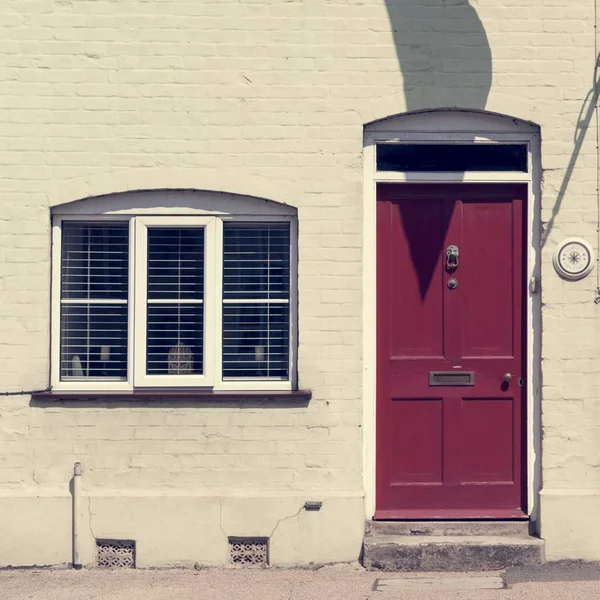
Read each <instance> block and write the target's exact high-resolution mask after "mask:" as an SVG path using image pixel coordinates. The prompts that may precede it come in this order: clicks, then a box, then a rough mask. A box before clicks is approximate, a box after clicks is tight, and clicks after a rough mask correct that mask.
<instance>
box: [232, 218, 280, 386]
mask: <svg viewBox="0 0 600 600" xmlns="http://www.w3.org/2000/svg"><path fill="white" fill-rule="evenodd" d="M223 252H224V255H223V379H224V380H227V379H239V378H242V379H251V378H252V379H256V378H258V379H283V380H286V379H288V378H289V344H290V340H289V331H290V314H289V302H290V224H289V223H287V222H286V223H225V224H224V228H223Z"/></svg>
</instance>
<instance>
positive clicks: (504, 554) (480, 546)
mask: <svg viewBox="0 0 600 600" xmlns="http://www.w3.org/2000/svg"><path fill="white" fill-rule="evenodd" d="M362 562H363V565H364V567H365V568H366V569H367V570H369V571H426V572H427V571H428V572H434V571H462V572H465V571H484V570H485V571H493V570H500V569H505V568H507V567H527V566H536V565H540V564H542V563H543V562H544V542H543V541H542V540H540V539H539V538H535V537H531V536H501V535H489V536H486V535H477V536H467V535H442V536H437V535H424V536H421V535H407V536H406V535H374V534H373V533H369V534H367V535H366V536H365V540H364V544H363V557H362Z"/></svg>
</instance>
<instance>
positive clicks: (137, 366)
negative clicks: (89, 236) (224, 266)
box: [133, 217, 218, 387]
mask: <svg viewBox="0 0 600 600" xmlns="http://www.w3.org/2000/svg"><path fill="white" fill-rule="evenodd" d="M215 221H216V219H214V218H210V217H137V218H136V219H135V249H134V251H133V254H134V259H135V263H136V272H135V298H136V300H135V304H134V309H133V313H134V315H133V318H134V329H135V337H134V341H133V352H134V361H133V383H134V386H135V387H212V386H213V385H214V381H215V368H214V363H215V351H216V347H215V343H214V339H215V327H214V325H215V314H214V313H215V306H214V305H215V293H214V291H213V290H214V289H215V285H216V284H215V278H216V270H215V258H216V254H217V253H218V249H217V246H216V243H215V242H216V240H215ZM152 227H161V228H163V227H173V228H182V227H190V228H197V229H204V288H203V289H204V298H203V301H202V305H203V319H204V323H203V324H202V328H203V341H202V359H203V360H202V363H203V364H202V375H148V374H147V372H146V356H147V350H148V347H147V345H146V340H147V336H148V327H147V325H148V320H147V315H148V310H147V309H148V298H147V296H148V268H147V265H148V229H149V228H152Z"/></svg>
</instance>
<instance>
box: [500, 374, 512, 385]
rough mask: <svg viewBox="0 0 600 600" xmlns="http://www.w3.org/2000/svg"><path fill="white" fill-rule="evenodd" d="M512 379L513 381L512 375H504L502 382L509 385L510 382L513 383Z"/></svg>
mask: <svg viewBox="0 0 600 600" xmlns="http://www.w3.org/2000/svg"><path fill="white" fill-rule="evenodd" d="M512 379H513V374H512V373H504V375H502V381H505V382H506V383H509V382H510V381H512Z"/></svg>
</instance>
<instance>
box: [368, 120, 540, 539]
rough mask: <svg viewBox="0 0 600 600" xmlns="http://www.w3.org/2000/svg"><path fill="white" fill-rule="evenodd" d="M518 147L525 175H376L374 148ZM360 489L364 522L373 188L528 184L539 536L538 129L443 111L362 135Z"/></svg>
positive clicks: (373, 342)
mask: <svg viewBox="0 0 600 600" xmlns="http://www.w3.org/2000/svg"><path fill="white" fill-rule="evenodd" d="M407 142H410V143H428V142H429V143H432V142H437V143H439V142H444V143H461V142H462V143H465V142H469V143H482V142H485V143H508V142H512V143H515V142H516V143H524V144H527V146H528V163H529V168H528V172H527V173H522V172H477V173H443V172H435V173H405V172H391V171H388V172H377V169H376V161H375V159H376V156H375V149H376V145H377V144H380V143H398V144H399V143H407ZM363 159H364V163H363V169H364V170H363V175H364V180H363V183H364V191H363V378H362V379H363V486H364V490H365V511H366V517H367V519H371V518H373V515H374V513H375V489H376V487H375V483H376V482H375V478H376V452H375V448H376V435H377V431H376V405H377V402H376V398H377V396H376V380H377V337H376V318H377V311H376V295H377V285H376V264H377V252H376V208H377V204H376V203H377V196H376V186H377V183H380V182H391V183H398V184H399V185H401V184H402V183H406V182H410V183H411V184H412V183H474V182H480V183H527V184H528V197H527V211H526V213H527V214H526V215H525V216H526V218H527V239H526V242H525V248H524V251H525V253H526V263H525V264H526V272H525V277H526V279H527V282H528V285H527V298H526V299H525V300H526V301H525V303H524V304H525V307H526V311H527V315H526V324H525V328H526V348H525V349H524V355H525V357H526V366H527V374H528V377H527V381H526V396H525V401H526V432H527V433H526V439H525V440H524V444H525V451H526V458H525V461H524V462H525V467H526V470H527V511H528V514H529V517H530V520H531V521H532V523H533V525H534V529H536V530H537V529H538V527H537V523H538V521H539V492H540V488H541V404H540V402H541V294H540V274H541V268H540V249H541V246H540V236H541V229H540V223H541V220H540V205H541V202H540V200H541V144H540V133H539V128H538V127H537V126H536V125H534V124H532V123H529V122H525V121H519V120H516V119H514V118H511V117H505V116H502V115H496V114H491V113H481V112H471V111H458V110H443V111H425V112H420V113H410V114H406V115H400V116H398V117H393V118H392V119H386V120H385V121H380V122H376V123H373V124H372V125H368V126H366V127H365V134H364V148H363Z"/></svg>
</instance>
